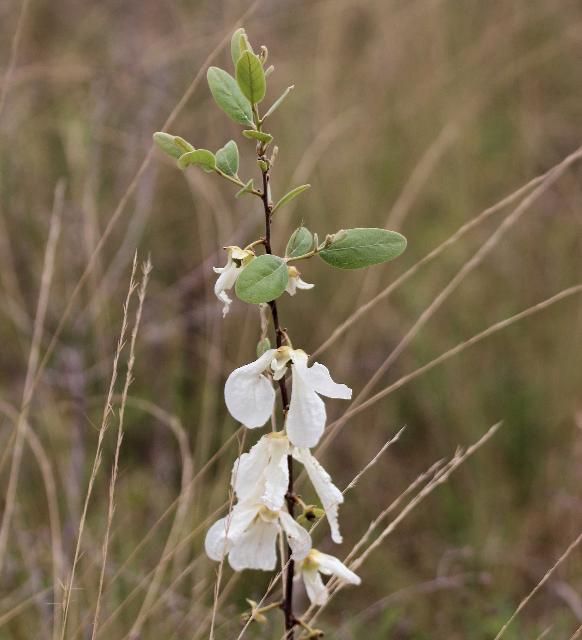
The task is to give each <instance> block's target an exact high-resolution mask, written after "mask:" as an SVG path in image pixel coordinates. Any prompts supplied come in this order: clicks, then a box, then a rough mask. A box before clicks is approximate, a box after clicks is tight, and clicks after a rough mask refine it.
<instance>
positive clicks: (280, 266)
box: [235, 254, 289, 304]
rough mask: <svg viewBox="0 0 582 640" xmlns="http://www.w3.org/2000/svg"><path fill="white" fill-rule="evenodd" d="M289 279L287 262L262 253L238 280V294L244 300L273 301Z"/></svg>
mask: <svg viewBox="0 0 582 640" xmlns="http://www.w3.org/2000/svg"><path fill="white" fill-rule="evenodd" d="M288 281H289V272H288V271H287V264H286V263H285V261H284V260H283V259H282V258H279V257H278V256H272V255H268V254H265V255H262V256H259V257H258V258H255V259H254V260H253V261H251V262H250V263H249V264H248V265H247V266H246V267H245V268H244V269H243V271H242V273H241V274H240V276H239V277H238V279H237V281H236V286H235V291H236V295H237V296H238V297H239V298H240V299H241V300H243V301H244V302H249V303H250V304H260V303H261V302H271V300H275V298H278V297H279V296H280V295H281V294H282V293H283V292H284V291H285V287H286V286H287V282H288Z"/></svg>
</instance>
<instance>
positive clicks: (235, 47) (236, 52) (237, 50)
mask: <svg viewBox="0 0 582 640" xmlns="http://www.w3.org/2000/svg"><path fill="white" fill-rule="evenodd" d="M244 35H246V32H245V30H244V29H243V28H242V27H241V28H240V29H237V30H236V31H235V32H234V33H233V34H232V38H231V40H230V55H231V56H232V63H233V64H234V68H235V69H236V63H237V62H238V59H239V58H240V54H241V53H242V51H241V47H240V45H241V37H242V36H244Z"/></svg>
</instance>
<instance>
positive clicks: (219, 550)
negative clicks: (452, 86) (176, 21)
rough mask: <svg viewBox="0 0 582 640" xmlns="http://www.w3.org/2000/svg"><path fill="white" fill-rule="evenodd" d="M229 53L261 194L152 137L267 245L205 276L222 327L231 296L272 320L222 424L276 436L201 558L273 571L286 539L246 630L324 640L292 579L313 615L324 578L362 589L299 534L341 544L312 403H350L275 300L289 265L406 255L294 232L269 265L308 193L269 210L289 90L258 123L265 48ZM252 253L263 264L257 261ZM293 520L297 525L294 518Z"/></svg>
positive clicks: (355, 264) (213, 81)
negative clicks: (259, 626)
mask: <svg viewBox="0 0 582 640" xmlns="http://www.w3.org/2000/svg"><path fill="white" fill-rule="evenodd" d="M231 53H232V61H233V64H234V69H235V75H234V77H233V76H232V75H231V74H229V73H228V72H226V71H224V70H223V69H219V68H217V67H210V69H208V74H207V78H208V85H209V87H210V91H211V93H212V96H213V97H214V100H215V101H216V103H217V105H218V106H219V107H220V108H221V109H222V110H223V111H224V112H225V113H226V115H227V116H229V117H230V118H231V119H232V120H233V121H235V122H236V123H238V124H240V125H242V126H243V127H244V130H243V132H242V134H243V136H244V137H245V138H248V139H250V140H252V141H254V142H255V143H256V154H257V165H258V169H259V171H260V176H261V186H260V187H259V188H256V187H255V184H254V180H253V179H252V178H251V179H249V180H245V179H242V178H241V177H240V176H239V152H238V146H237V144H236V142H235V141H234V140H230V141H229V142H227V143H226V144H225V145H224V146H223V147H222V148H221V149H219V150H218V151H217V152H216V153H212V152H211V151H208V150H206V149H197V148H195V147H194V146H193V145H192V144H191V143H189V142H187V141H186V140H185V139H184V138H181V137H179V136H175V135H171V134H169V133H165V132H158V133H155V134H154V140H155V141H156V143H157V144H158V146H159V147H160V148H161V149H162V150H163V151H164V152H165V153H167V154H168V155H170V156H171V157H173V158H175V159H176V160H177V163H178V166H179V167H180V168H181V169H183V170H185V169H187V168H189V167H191V166H196V167H199V168H201V169H203V170H204V171H206V172H208V173H214V174H216V175H218V176H220V177H221V178H223V179H225V180H227V181H229V182H231V183H233V184H235V185H236V186H237V187H238V188H239V191H238V192H237V194H236V196H237V197H239V196H243V195H247V194H248V195H251V196H256V197H258V198H259V199H260V200H261V202H262V206H263V211H264V216H265V229H264V235H262V236H261V237H260V238H257V239H255V240H253V241H251V242H250V243H249V244H248V245H247V246H245V247H244V248H241V247H238V246H228V247H225V250H226V252H227V258H226V264H225V265H224V266H223V267H215V269H214V271H215V272H216V273H217V274H218V278H217V280H216V283H215V287H214V292H215V294H216V297H217V298H218V300H219V301H220V302H221V303H222V305H223V306H222V315H223V316H226V314H227V313H228V312H229V310H230V307H231V304H232V299H231V297H230V296H229V292H230V291H231V290H232V289H234V292H235V294H236V296H237V297H238V298H239V299H240V300H241V301H243V302H246V303H249V304H255V305H259V308H260V311H261V320H262V323H261V324H262V325H264V324H265V323H264V318H265V317H266V314H267V313H269V314H270V316H271V319H272V326H273V333H274V338H275V346H274V347H272V346H271V342H270V340H269V338H268V337H267V331H266V330H265V331H263V332H262V335H261V339H260V341H259V343H258V345H257V356H258V357H257V359H256V360H254V361H253V362H250V363H249V364H245V365H243V366H241V367H239V368H237V369H235V370H234V371H233V372H232V373H231V374H230V375H229V377H228V379H227V381H226V385H225V391H224V397H225V402H226V406H227V408H228V411H229V412H230V414H231V415H232V416H233V418H235V419H236V420H237V421H238V422H240V423H241V424H243V425H244V426H245V427H247V428H249V429H255V428H259V427H263V426H264V425H265V424H266V423H267V422H268V421H269V420H271V424H272V427H273V429H272V431H271V432H269V433H267V434H265V435H263V436H262V437H261V439H260V440H259V441H258V442H257V444H255V445H254V446H253V447H252V448H251V449H250V451H249V452H248V453H243V454H242V455H241V456H240V457H239V458H238V459H237V460H236V461H235V463H234V467H233V471H232V478H231V486H232V490H233V492H234V497H235V498H236V503H235V504H234V505H233V506H232V508H231V510H230V512H229V513H228V514H227V515H226V516H225V517H224V518H220V519H219V520H218V521H217V522H215V523H214V524H213V525H212V526H211V527H210V529H209V530H208V532H207V534H206V540H205V549H206V553H207V555H208V556H209V557H210V558H211V559H212V560H216V561H219V562H223V561H224V559H225V557H227V558H228V562H229V564H230V566H231V567H232V568H233V569H234V570H235V571H241V570H243V569H256V570H263V571H274V570H275V568H276V566H277V549H278V548H279V546H278V540H279V539H285V540H286V543H287V552H286V557H285V558H282V564H283V565H284V571H283V584H282V586H283V589H282V592H283V597H282V599H281V600H280V602H278V603H274V605H273V604H271V605H268V606H266V607H263V608H259V607H257V606H255V605H254V603H253V609H252V612H251V616H252V619H255V620H261V619H263V618H264V615H263V614H264V612H266V611H267V610H270V609H272V608H274V606H277V605H280V606H281V608H282V609H283V612H284V614H285V633H286V638H288V639H289V638H293V637H294V630H295V627H296V626H297V625H301V626H303V627H304V637H318V636H319V635H320V634H321V632H319V631H318V630H314V629H311V628H310V627H308V625H306V624H305V623H303V622H302V620H301V618H300V617H297V616H296V615H295V613H294V609H293V582H294V580H293V579H294V577H295V573H296V572H297V577H299V576H300V577H301V578H302V580H303V583H304V585H305V589H306V592H307V596H308V598H309V599H310V601H311V603H312V604H313V605H318V606H321V605H323V604H325V602H326V600H327V589H326V586H325V585H324V583H323V580H322V577H321V576H322V575H325V576H328V575H333V576H335V577H336V578H337V579H338V580H341V581H343V582H345V583H351V584H359V583H360V578H359V577H358V576H357V575H356V574H355V573H354V572H353V571H351V570H350V569H349V568H348V567H346V566H345V565H344V564H343V563H342V562H341V561H340V560H338V559H337V558H335V557H333V556H331V555H328V554H326V553H322V552H320V551H318V550H316V549H315V548H314V547H313V543H312V539H311V535H310V533H309V531H308V530H307V528H306V526H309V525H310V524H313V523H315V522H316V521H318V520H319V519H320V518H323V517H325V518H326V519H327V521H328V523H329V528H330V531H331V539H332V541H333V542H335V543H338V544H339V543H341V542H342V536H341V534H340V528H339V518H338V511H339V506H340V505H341V504H342V502H343V499H344V498H343V494H342V492H341V491H340V490H339V489H338V488H337V487H336V486H335V485H334V483H333V482H332V479H331V477H330V475H329V474H328V473H327V472H326V471H325V469H324V468H323V467H322V466H321V464H320V463H319V462H318V461H317V459H316V458H315V457H314V455H313V454H312V452H311V449H312V448H313V447H315V446H316V445H317V444H318V443H319V441H320V439H321V437H322V435H323V433H324V430H325V423H326V408H325V403H324V401H323V400H322V398H321V396H324V397H326V398H332V399H343V400H349V399H350V398H351V394H352V391H351V389H350V388H349V387H347V386H346V385H345V384H338V383H337V382H335V381H334V380H333V379H332V377H331V375H330V372H329V370H328V369H327V367H325V366H324V365H322V364H320V363H317V362H315V363H312V364H311V366H310V365H309V356H308V355H307V353H306V352H305V351H303V350H302V349H297V348H295V347H294V346H293V345H292V343H291V339H290V337H289V334H288V333H287V332H286V331H285V330H283V329H282V328H281V324H280V319H279V313H278V309H277V299H278V298H279V297H280V296H282V295H283V294H284V293H288V294H289V295H291V296H293V295H295V294H296V292H297V290H309V289H312V288H313V286H314V285H313V284H309V283H307V282H305V281H304V280H303V279H302V278H301V274H300V272H299V270H298V269H297V267H296V266H295V264H294V263H297V262H300V261H304V260H309V259H311V258H314V257H319V258H320V259H322V260H323V261H324V262H326V263H327V264H329V265H331V266H332V267H335V268H338V269H360V268H363V267H368V266H371V265H374V264H379V263H382V262H386V261H388V260H392V259H394V258H396V257H397V256H399V255H400V254H401V253H402V252H403V251H404V249H405V248H406V239H405V238H404V237H403V236H402V235H400V234H399V233H396V232H394V231H388V230H386V229H375V228H355V229H346V230H344V229H342V230H340V231H337V232H335V233H332V234H328V235H326V236H325V239H324V240H323V242H319V239H318V236H317V234H315V233H312V232H311V231H310V230H309V229H307V228H306V227H305V226H300V227H299V228H297V229H296V230H295V231H294V232H293V234H292V235H291V237H290V238H289V240H288V242H287V246H286V249H285V252H284V255H283V256H277V255H275V254H274V253H273V250H272V244H273V243H272V234H271V227H272V223H273V221H274V217H275V215H276V214H279V211H280V209H282V208H283V207H284V205H285V204H287V203H288V202H290V201H291V200H293V199H294V198H296V197H298V196H300V195H301V194H302V193H304V192H305V191H306V190H307V189H308V188H309V186H310V185H308V184H305V185H300V186H297V187H295V188H293V189H291V191H289V192H288V193H286V194H285V195H284V196H282V197H281V198H280V199H279V200H278V201H277V202H274V201H273V198H272V192H271V174H272V168H273V165H274V163H275V160H276V157H277V154H278V148H277V147H276V146H274V147H273V149H272V151H271V152H270V155H268V150H269V148H270V147H271V145H272V143H273V135H272V134H271V133H268V132H267V131H266V130H265V128H266V124H268V123H269V122H270V120H271V118H272V116H273V114H274V112H275V111H276V110H277V109H278V108H279V107H280V106H281V104H282V103H283V101H284V100H285V98H286V97H287V96H288V95H289V93H290V92H291V90H292V89H293V86H290V87H288V88H287V89H286V90H285V91H284V92H283V94H282V95H281V96H280V97H279V98H277V99H276V100H275V101H274V102H273V104H272V105H271V106H270V107H269V108H268V109H267V110H266V111H265V113H264V114H263V115H261V113H260V105H261V103H262V102H263V100H264V99H265V96H266V89H267V78H268V76H269V75H270V74H271V73H272V72H273V67H272V66H269V67H266V63H267V59H268V51H267V48H266V47H264V46H261V47H260V49H259V51H258V53H255V51H254V50H253V47H252V46H251V44H250V42H249V39H248V37H247V34H246V32H245V30H244V29H242V28H241V29H238V30H237V31H236V32H235V33H234V34H233V37H232V40H231ZM279 215H280V214H279ZM259 248H262V249H263V252H262V253H260V254H259V255H257V251H258V249H259ZM289 383H290V391H289V386H288V385H289ZM275 387H278V389H279V393H280V397H281V404H282V415H281V416H280V417H279V418H277V416H276V410H275V407H276V390H275ZM294 461H296V462H299V463H301V464H302V465H303V467H304V469H305V471H306V473H307V476H308V477H309V480H310V481H311V483H312V484H313V487H314V489H315V492H316V494H317V496H318V497H319V501H320V503H321V506H317V505H306V504H305V503H304V502H303V501H302V500H301V498H300V496H298V495H297V494H296V492H295V490H294V469H293V466H294ZM297 508H301V509H302V510H303V513H301V514H300V515H299V516H298V517H297V518H296V510H297ZM303 525H305V526H303Z"/></svg>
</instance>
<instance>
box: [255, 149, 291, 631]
mask: <svg viewBox="0 0 582 640" xmlns="http://www.w3.org/2000/svg"><path fill="white" fill-rule="evenodd" d="M259 160H262V161H263V162H265V163H266V165H265V166H266V167H267V168H266V169H261V173H262V176H263V191H262V194H261V200H262V201H263V208H264V210H265V239H264V245H265V251H266V253H269V254H270V253H272V251H271V216H272V212H273V203H272V201H271V189H270V188H269V180H270V177H271V176H270V165H269V162H268V160H267V158H266V157H265V155H264V154H261V155H259ZM269 307H270V308H271V315H272V316H273V326H274V328H275V340H276V344H277V348H279V347H281V346H282V345H283V342H284V341H285V339H286V337H285V331H284V330H283V329H282V328H281V325H280V323H279V313H278V310H277V303H276V301H275V300H272V301H271V302H269ZM279 392H280V393H281V403H282V405H283V417H285V415H286V414H287V410H288V409H289V398H288V395H287V384H286V382H285V378H284V377H282V378H281V379H280V380H279ZM287 468H288V470H289V486H288V487H287V510H288V511H289V515H290V516H291V517H292V518H293V517H294V515H295V514H294V512H295V501H294V500H293V498H292V496H293V458H292V457H291V456H287ZM285 566H286V569H285V572H284V575H283V580H284V584H285V591H284V600H283V605H282V608H283V613H284V615H285V640H293V638H294V637H295V634H294V631H293V628H294V626H295V624H296V621H295V617H294V615H293V576H294V573H295V563H294V562H293V560H292V559H291V549H290V547H289V545H287V562H286V565H285Z"/></svg>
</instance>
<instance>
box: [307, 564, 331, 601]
mask: <svg viewBox="0 0 582 640" xmlns="http://www.w3.org/2000/svg"><path fill="white" fill-rule="evenodd" d="M301 575H302V577H303V583H304V584H305V591H307V597H308V598H309V600H310V602H311V604H315V605H317V606H319V607H321V606H323V605H324V604H325V603H326V602H327V598H328V592H327V587H326V586H325V585H324V584H323V580H322V579H321V576H320V575H319V572H318V571H317V569H303V571H302V572H301Z"/></svg>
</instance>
